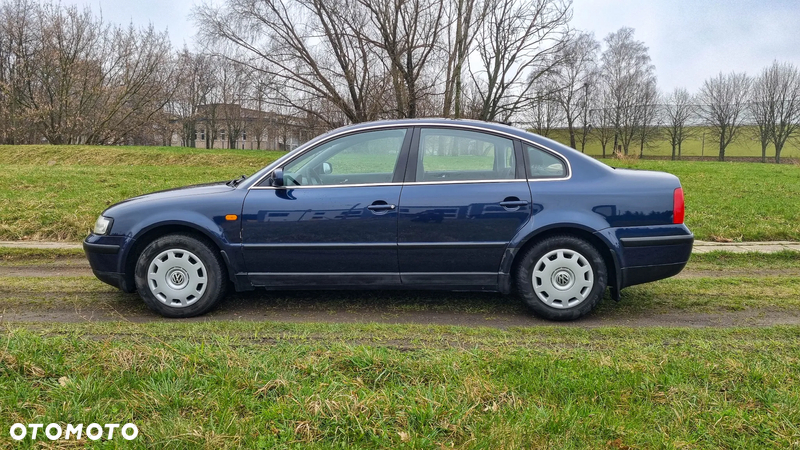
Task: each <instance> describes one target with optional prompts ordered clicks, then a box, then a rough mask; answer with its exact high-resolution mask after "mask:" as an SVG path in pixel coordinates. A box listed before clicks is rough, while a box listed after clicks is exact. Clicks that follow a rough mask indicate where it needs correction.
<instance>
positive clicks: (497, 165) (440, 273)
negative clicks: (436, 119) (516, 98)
mask: <svg viewBox="0 0 800 450" xmlns="http://www.w3.org/2000/svg"><path fill="white" fill-rule="evenodd" d="M521 156H522V154H521V147H520V145H519V144H518V143H517V142H516V141H514V140H512V139H510V138H508V137H505V136H500V135H494V134H489V133H485V132H481V131H474V130H468V129H459V128H450V127H421V128H419V129H417V131H415V135H414V139H413V140H412V143H411V151H410V154H409V160H408V168H407V170H406V182H405V183H404V186H403V192H402V195H401V197H400V215H399V219H398V220H399V222H398V256H399V261H400V273H401V280H402V282H403V284H404V285H448V286H451V287H458V286H462V287H464V288H477V289H480V288H487V289H491V288H494V287H496V286H497V283H498V271H499V268H500V260H501V258H502V256H503V253H504V252H505V249H506V247H507V245H508V243H509V241H511V239H512V238H513V237H514V236H515V235H516V234H517V231H518V230H519V229H520V228H521V227H522V226H523V225H524V224H525V222H527V221H528V219H529V218H530V215H531V208H530V204H531V192H530V188H529V187H528V184H527V183H526V180H525V171H524V166H523V164H522V160H523V159H522V157H521Z"/></svg>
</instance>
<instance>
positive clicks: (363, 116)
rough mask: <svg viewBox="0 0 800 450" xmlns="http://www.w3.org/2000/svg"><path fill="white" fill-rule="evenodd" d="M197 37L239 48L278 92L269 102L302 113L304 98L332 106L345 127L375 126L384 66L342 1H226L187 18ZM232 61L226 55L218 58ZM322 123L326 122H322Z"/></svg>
mask: <svg viewBox="0 0 800 450" xmlns="http://www.w3.org/2000/svg"><path fill="white" fill-rule="evenodd" d="M193 16H194V18H195V21H196V22H197V24H198V26H199V28H200V30H201V31H200V36H201V38H202V40H203V42H205V43H206V44H208V45H209V46H211V45H215V44H218V43H219V41H223V42H226V43H230V44H232V45H233V46H235V47H237V48H239V49H240V50H241V51H242V53H243V54H245V55H247V58H246V59H243V60H237V62H239V63H242V64H245V65H248V66H249V67H251V68H253V69H255V70H259V71H261V72H263V73H265V74H267V75H272V76H273V77H274V78H275V79H280V80H283V83H282V84H283V86H282V89H275V90H271V92H273V93H274V94H276V97H275V98H272V99H270V101H271V102H273V103H275V104H278V105H283V106H290V107H292V108H294V109H296V110H299V111H303V112H307V113H314V111H308V110H306V109H304V105H307V104H308V101H309V99H314V98H316V99H323V100H325V101H328V102H330V103H331V104H333V105H335V106H336V107H337V108H338V109H339V110H341V111H342V113H343V114H344V115H345V116H346V117H347V119H348V120H349V121H351V122H364V121H368V120H374V119H376V118H377V117H378V116H379V115H380V113H381V111H382V110H383V106H384V105H383V100H384V99H383V96H382V94H381V93H380V92H378V91H379V90H380V89H382V88H383V86H384V84H385V83H384V78H385V77H384V74H383V73H376V69H378V68H380V67H381V66H382V64H381V63H380V61H378V59H377V57H376V56H375V52H374V51H373V48H372V44H371V43H370V42H369V41H368V40H367V39H366V37H365V35H364V33H363V32H362V30H363V29H364V28H366V27H367V26H368V24H369V16H368V14H367V13H366V11H364V8H363V7H362V6H361V4H360V3H357V2H348V1H345V0H259V1H256V0H228V2H227V3H226V5H224V6H221V7H213V6H210V5H204V6H202V7H197V8H195V9H194V11H193ZM223 56H226V57H228V58H230V55H223ZM320 119H321V120H327V118H326V117H320Z"/></svg>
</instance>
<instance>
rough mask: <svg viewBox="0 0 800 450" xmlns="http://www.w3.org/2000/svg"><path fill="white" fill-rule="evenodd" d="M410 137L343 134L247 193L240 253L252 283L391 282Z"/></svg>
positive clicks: (401, 132)
mask: <svg viewBox="0 0 800 450" xmlns="http://www.w3.org/2000/svg"><path fill="white" fill-rule="evenodd" d="M410 138H411V132H410V131H408V130H407V129H406V128H393V129H377V130H370V131H362V132H355V133H350V134H347V135H344V136H339V137H334V138H332V139H329V140H326V141H324V142H322V143H320V144H319V145H317V146H315V147H314V148H312V149H310V150H308V151H306V152H303V153H302V154H300V155H298V156H297V157H295V158H293V159H292V160H290V161H289V162H287V163H285V164H283V165H282V167H281V169H282V170H283V177H284V186H281V187H273V186H270V183H269V177H267V178H265V179H264V180H262V181H261V182H260V183H258V185H256V186H254V187H252V188H251V189H250V191H249V192H248V194H247V197H246V198H245V201H244V205H243V211H242V218H243V221H242V242H243V249H242V254H243V256H244V263H245V267H246V268H247V271H248V272H249V277H250V280H251V282H252V283H253V284H254V285H264V286H298V285H300V286H327V285H340V286H361V285H365V284H398V283H399V282H400V278H399V268H398V262H397V204H398V202H399V199H400V189H401V186H402V183H401V181H402V173H403V169H404V167H405V159H406V158H407V150H404V149H407V147H408V145H409V142H410Z"/></svg>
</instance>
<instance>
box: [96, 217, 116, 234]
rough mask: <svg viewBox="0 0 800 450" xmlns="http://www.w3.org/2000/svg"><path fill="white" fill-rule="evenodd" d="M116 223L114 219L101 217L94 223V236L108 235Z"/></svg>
mask: <svg viewBox="0 0 800 450" xmlns="http://www.w3.org/2000/svg"><path fill="white" fill-rule="evenodd" d="M113 222H114V219H112V218H110V217H103V216H100V217H98V218H97V222H95V223H94V234H106V233H108V232H109V231H110V230H111V224H112V223H113Z"/></svg>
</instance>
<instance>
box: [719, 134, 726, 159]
mask: <svg viewBox="0 0 800 450" xmlns="http://www.w3.org/2000/svg"><path fill="white" fill-rule="evenodd" d="M719 160H720V161H725V138H724V137H723V136H720V138H719Z"/></svg>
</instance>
